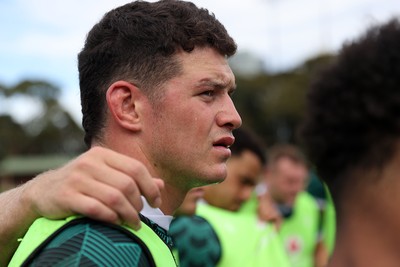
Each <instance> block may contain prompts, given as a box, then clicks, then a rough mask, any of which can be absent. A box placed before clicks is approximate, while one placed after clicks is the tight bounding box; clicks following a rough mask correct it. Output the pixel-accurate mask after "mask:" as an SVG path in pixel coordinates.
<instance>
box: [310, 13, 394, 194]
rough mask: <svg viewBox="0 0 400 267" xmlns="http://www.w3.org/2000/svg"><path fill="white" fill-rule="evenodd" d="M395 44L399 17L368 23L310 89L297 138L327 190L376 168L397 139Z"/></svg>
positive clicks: (386, 159)
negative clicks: (377, 22) (357, 174)
mask: <svg viewBox="0 0 400 267" xmlns="http://www.w3.org/2000/svg"><path fill="white" fill-rule="evenodd" d="M399 48H400V23H399V21H398V20H396V19H392V20H390V21H389V22H388V23H386V24H383V25H380V26H373V27H371V28H370V29H368V31H367V32H366V33H365V34H364V35H363V36H362V37H361V38H359V39H358V40H356V41H354V42H350V43H346V44H345V45H344V46H343V48H342V50H341V51H340V53H339V55H338V57H337V59H336V61H335V62H334V63H333V65H332V66H330V67H329V68H328V69H326V70H325V71H324V72H323V73H322V74H321V75H320V76H319V78H318V80H317V81H316V82H315V83H314V85H313V86H312V87H311V90H310V91H309V95H308V110H307V113H306V119H305V122H304V125H303V127H302V137H303V140H304V145H305V147H306V151H307V152H308V155H309V157H310V159H311V160H312V162H313V163H314V164H315V165H316V167H317V170H318V173H319V175H320V177H321V178H322V179H323V180H325V181H326V183H327V184H328V186H329V187H330V189H331V191H332V194H334V191H338V192H340V191H341V190H342V189H343V187H346V186H348V185H351V184H352V183H354V182H355V180H354V179H350V175H351V174H352V173H353V172H354V171H364V172H368V171H369V170H380V169H381V167H382V166H383V165H384V164H385V163H387V162H388V160H390V158H391V157H392V156H393V154H394V152H395V149H396V144H397V142H398V140H400V49H399ZM352 178H353V177H352ZM360 178H362V177H360Z"/></svg>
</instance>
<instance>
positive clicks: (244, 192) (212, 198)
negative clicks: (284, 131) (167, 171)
mask: <svg viewBox="0 0 400 267" xmlns="http://www.w3.org/2000/svg"><path fill="white" fill-rule="evenodd" d="M234 136H235V143H234V144H233V145H232V147H231V150H232V157H231V158H230V159H229V160H228V162H227V173H228V175H227V177H226V179H225V180H224V181H223V182H222V183H219V184H214V185H208V186H204V187H201V188H195V189H192V191H189V193H188V195H187V196H186V199H185V201H184V203H185V204H184V205H183V206H181V207H180V209H178V211H179V213H178V215H179V216H177V217H176V218H175V219H174V220H173V221H172V223H171V228H170V234H171V236H172V237H173V239H174V244H175V249H176V254H177V255H178V257H177V258H179V264H180V266H182V267H191V266H226V267H235V266H238V267H242V266H253V267H257V266H260V267H261V266H280V267H288V266H289V262H288V259H287V256H286V254H285V251H284V250H283V246H282V243H281V241H280V238H279V236H278V234H277V232H276V229H275V227H274V226H273V224H272V223H269V222H263V221H260V220H258V216H257V214H256V213H253V214H242V213H239V212H237V211H238V210H239V209H240V207H241V206H242V204H243V203H244V202H245V201H246V200H248V198H249V197H250V195H251V193H252V192H253V190H254V187H255V186H256V184H257V183H258V182H259V179H260V177H261V173H262V170H263V168H264V166H265V160H266V159H265V150H264V146H263V144H262V142H260V141H259V138H258V137H257V136H255V135H254V133H252V132H250V131H249V130H248V129H247V130H245V129H242V128H240V129H237V130H235V131H234ZM201 189H202V190H203V192H201V191H200V190H201ZM201 193H202V194H203V196H202V197H201V195H200V194H201ZM196 200H197V206H196V205H194V204H196V203H194V202H195V201H196ZM193 214H195V216H190V215H193ZM185 215H188V216H185Z"/></svg>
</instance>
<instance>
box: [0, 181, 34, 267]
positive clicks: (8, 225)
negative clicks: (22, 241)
mask: <svg viewBox="0 0 400 267" xmlns="http://www.w3.org/2000/svg"><path fill="white" fill-rule="evenodd" d="M25 187H26V184H24V185H22V186H19V187H17V188H14V189H11V190H8V191H6V192H3V193H1V194H0V206H1V207H2V208H1V213H0V266H6V265H7V263H8V262H9V261H10V259H11V256H12V255H13V253H14V251H15V250H16V248H17V246H18V238H21V237H23V236H24V234H25V232H26V231H27V230H28V228H29V226H30V225H31V224H32V222H33V221H34V220H35V219H36V217H37V216H38V215H37V214H36V213H35V212H34V211H33V210H32V209H31V204H30V203H29V201H28V200H27V198H26V196H25V195H24V192H25V190H24V189H25Z"/></svg>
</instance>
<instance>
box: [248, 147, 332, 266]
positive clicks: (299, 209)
mask: <svg viewBox="0 0 400 267" xmlns="http://www.w3.org/2000/svg"><path fill="white" fill-rule="evenodd" d="M267 158H268V164H267V167H266V171H265V173H264V180H263V181H262V183H260V184H259V185H258V187H257V191H258V193H259V194H258V198H257V199H256V198H255V197H253V198H252V200H251V201H250V203H251V202H253V204H249V203H246V206H245V207H244V210H246V209H248V208H249V207H251V206H252V209H254V208H255V207H256V208H257V209H258V214H259V216H260V217H261V218H262V217H263V216H265V214H266V212H265V210H267V214H268V209H269V208H268V207H267V208H265V206H269V202H270V200H272V201H273V203H274V204H275V207H276V209H277V210H278V211H279V214H280V216H281V220H280V224H279V225H280V227H279V235H280V237H281V239H282V243H283V246H284V248H285V251H286V253H287V255H288V257H289V260H290V263H291V266H293V267H321V266H324V265H325V263H326V261H327V250H326V248H325V245H324V243H323V242H322V240H321V236H320V234H321V233H320V232H321V229H320V225H321V223H322V219H323V218H322V216H321V210H320V207H319V205H318V203H317V200H316V199H315V198H314V197H313V196H312V195H311V194H309V193H308V192H307V191H306V190H305V188H306V186H307V183H308V179H309V166H308V161H307V159H306V157H305V155H304V154H303V152H302V151H301V150H300V148H299V147H297V146H296V145H292V144H275V145H273V146H272V147H270V148H269V149H268V153H267ZM257 202H258V203H257Z"/></svg>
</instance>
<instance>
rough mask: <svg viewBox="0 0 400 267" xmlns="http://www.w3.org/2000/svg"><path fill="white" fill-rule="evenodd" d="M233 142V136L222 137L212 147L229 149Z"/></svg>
mask: <svg viewBox="0 0 400 267" xmlns="http://www.w3.org/2000/svg"><path fill="white" fill-rule="evenodd" d="M234 142H235V138H234V137H233V136H224V137H221V138H219V139H218V140H217V141H215V142H214V143H213V146H222V147H225V148H229V147H230V146H231V145H233V143H234Z"/></svg>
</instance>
